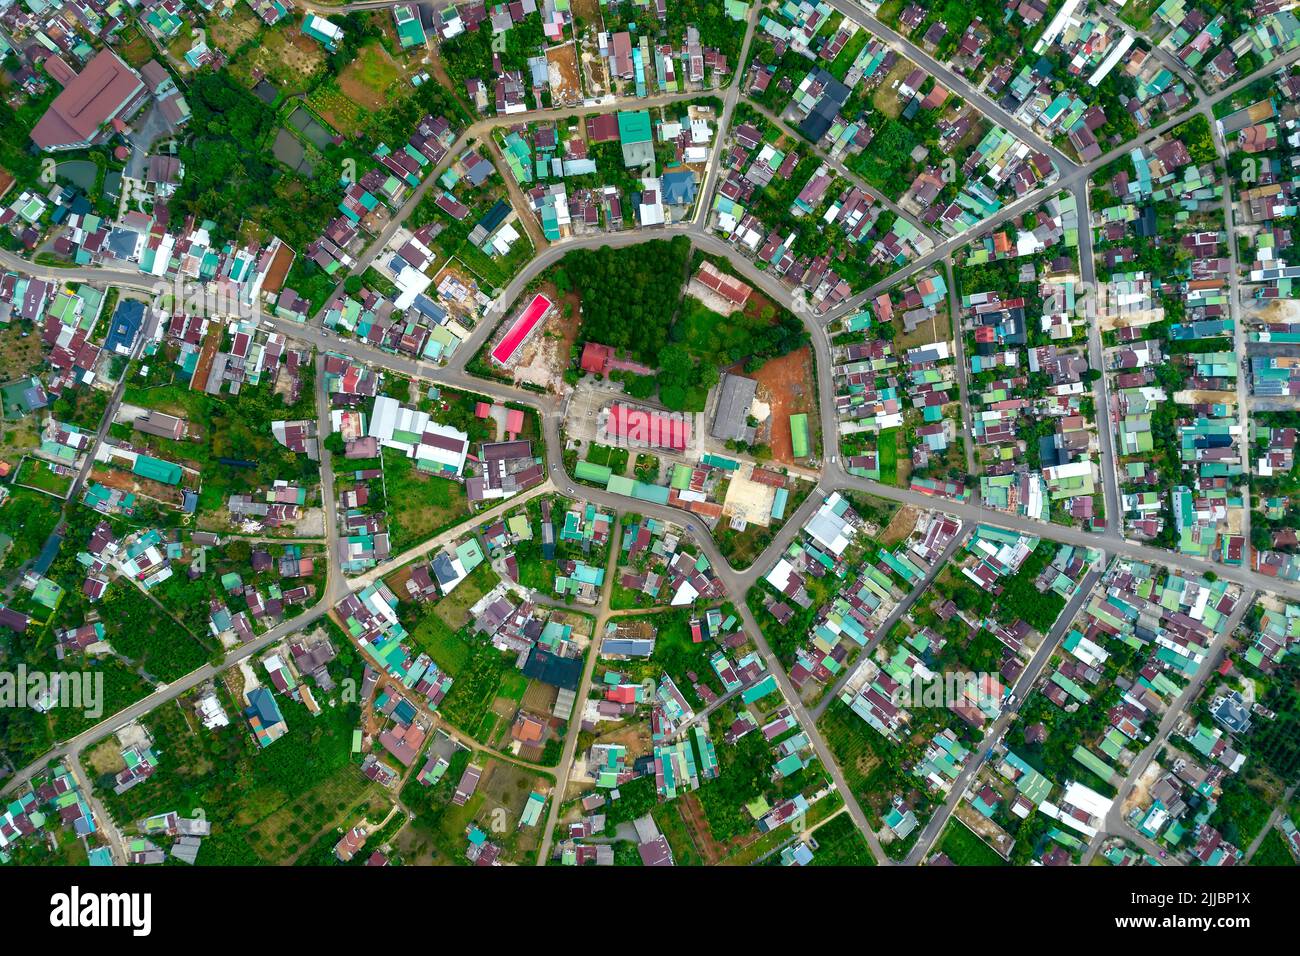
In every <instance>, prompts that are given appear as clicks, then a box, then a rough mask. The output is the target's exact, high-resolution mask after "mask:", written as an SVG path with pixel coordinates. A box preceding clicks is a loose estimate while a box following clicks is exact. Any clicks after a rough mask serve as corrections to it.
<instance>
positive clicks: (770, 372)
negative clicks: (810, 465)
mask: <svg viewBox="0 0 1300 956" xmlns="http://www.w3.org/2000/svg"><path fill="white" fill-rule="evenodd" d="M754 378H756V379H758V397H759V399H760V400H761V401H764V402H767V403H768V404H769V405H770V406H771V413H772V417H771V419H770V423H771V424H770V435H769V437H768V445H769V446H770V447H771V449H772V458H773V459H774V460H776V461H779V462H782V463H783V464H787V465H794V464H797V462H796V461H795V457H794V452H793V449H792V448H791V442H790V416H791V415H798V414H799V413H801V412H805V413H809V414H808V427H809V435H808V443H809V448H810V449H812V448H815V447H816V445H815V443H814V441H813V439H814V437H815V436H814V435H813V434H812V429H813V428H814V427H815V422H814V419H815V418H816V416H815V415H813V414H811V413H812V412H813V411H814V409H813V403H814V401H815V397H816V394H817V389H816V387H815V386H814V383H813V365H812V350H811V349H809V348H807V347H804V348H801V349H799V351H797V352H791V353H790V354H789V355H783V356H781V357H780V358H774V359H772V360H771V361H769V362H767V364H765V365H764V366H763V367H762V368H760V369H759V370H758V371H757V372H756V373H754Z"/></svg>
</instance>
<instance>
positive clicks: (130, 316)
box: [104, 299, 144, 352]
mask: <svg viewBox="0 0 1300 956" xmlns="http://www.w3.org/2000/svg"><path fill="white" fill-rule="evenodd" d="M143 324H144V303H143V302H141V301H140V300H139V299H123V300H122V301H121V302H119V303H118V304H117V310H116V311H115V312H114V313H113V325H112V327H111V328H110V329H109V330H108V338H107V339H106V340H105V342H104V348H106V349H108V350H109V351H127V352H129V351H131V346H132V345H133V344H134V343H135V337H136V336H137V335H138V334H139V333H140V326H142V325H143Z"/></svg>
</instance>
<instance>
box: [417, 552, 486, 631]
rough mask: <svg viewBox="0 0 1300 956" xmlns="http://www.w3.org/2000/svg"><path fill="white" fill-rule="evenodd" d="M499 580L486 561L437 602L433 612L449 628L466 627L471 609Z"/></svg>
mask: <svg viewBox="0 0 1300 956" xmlns="http://www.w3.org/2000/svg"><path fill="white" fill-rule="evenodd" d="M499 580H500V579H499V578H498V577H497V574H496V572H495V571H493V570H492V565H490V564H488V563H486V562H484V563H483V564H480V565H479V566H478V567H477V568H475V569H474V570H473V571H471V572H470V573H469V577H467V578H466V579H465V580H464V581H461V582H460V584H458V585H457V586H456V589H455V590H454V591H452V592H451V593H450V594H448V595H447V596H446V597H445V598H443V599H442V600H440V601H439V602H438V603H437V604H435V605H434V607H433V613H434V614H436V615H437V616H438V617H439V619H440V620H441V621H442V623H443V624H446V625H447V627H449V628H453V629H455V628H460V627H464V626H465V625H466V624H467V623H469V609H470V608H471V607H473V606H474V605H475V604H476V603H478V600H479V598H481V597H482V596H483V595H485V594H487V593H488V591H491V590H492V589H493V588H494V587H496V586H497V583H498V581H499Z"/></svg>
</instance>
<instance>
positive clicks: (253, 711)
mask: <svg viewBox="0 0 1300 956" xmlns="http://www.w3.org/2000/svg"><path fill="white" fill-rule="evenodd" d="M244 713H245V714H246V715H247V716H249V717H253V716H256V717H258V718H260V719H261V721H262V726H263V727H271V726H273V725H275V724H278V723H280V721H282V720H284V718H283V717H281V716H280V708H279V706H278V705H277V704H276V702H275V695H274V694H272V693H271V692H270V691H269V690H267V689H266V688H265V687H257V688H254V689H253V690H250V691H249V692H248V710H246V711H244Z"/></svg>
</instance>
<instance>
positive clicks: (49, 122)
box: [32, 50, 149, 150]
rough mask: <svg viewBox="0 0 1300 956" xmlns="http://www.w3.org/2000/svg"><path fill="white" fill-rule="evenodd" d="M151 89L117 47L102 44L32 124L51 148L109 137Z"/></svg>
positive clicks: (77, 145)
mask: <svg viewBox="0 0 1300 956" xmlns="http://www.w3.org/2000/svg"><path fill="white" fill-rule="evenodd" d="M61 75H62V76H67V73H66V72H63V73H61ZM148 95H149V93H148V90H147V89H146V88H145V85H144V81H143V80H142V79H140V74H139V73H137V72H136V71H135V70H133V69H131V67H129V66H127V65H126V64H125V63H123V62H122V60H121V58H120V57H118V55H117V54H116V53H114V52H113V51H112V50H100V51H99V53H97V54H95V56H94V57H93V58H92V59H91V60H90V62H89V63H87V64H86V65H85V67H84V68H83V69H82V71H81V72H80V73H76V74H73V75H72V76H71V77H70V78H68V80H67V82H66V83H65V84H64V87H63V92H62V93H60V94H59V95H58V96H56V97H55V98H54V101H53V102H52V103H50V107H49V109H47V110H46V111H45V115H44V116H42V117H41V118H40V121H39V122H37V124H36V125H35V126H34V127H32V142H34V143H35V144H36V145H37V146H39V147H40V148H41V149H45V150H62V149H83V148H85V147H87V146H93V145H95V144H97V143H103V142H106V141H107V140H108V138H109V137H110V136H112V135H113V133H114V132H115V131H116V129H115V126H120V125H121V124H122V123H123V122H124V121H125V120H126V119H127V118H128V117H129V116H131V114H133V113H134V112H135V111H136V110H137V109H139V107H140V105H141V104H142V103H144V101H145V99H146V98H147V97H148Z"/></svg>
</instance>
